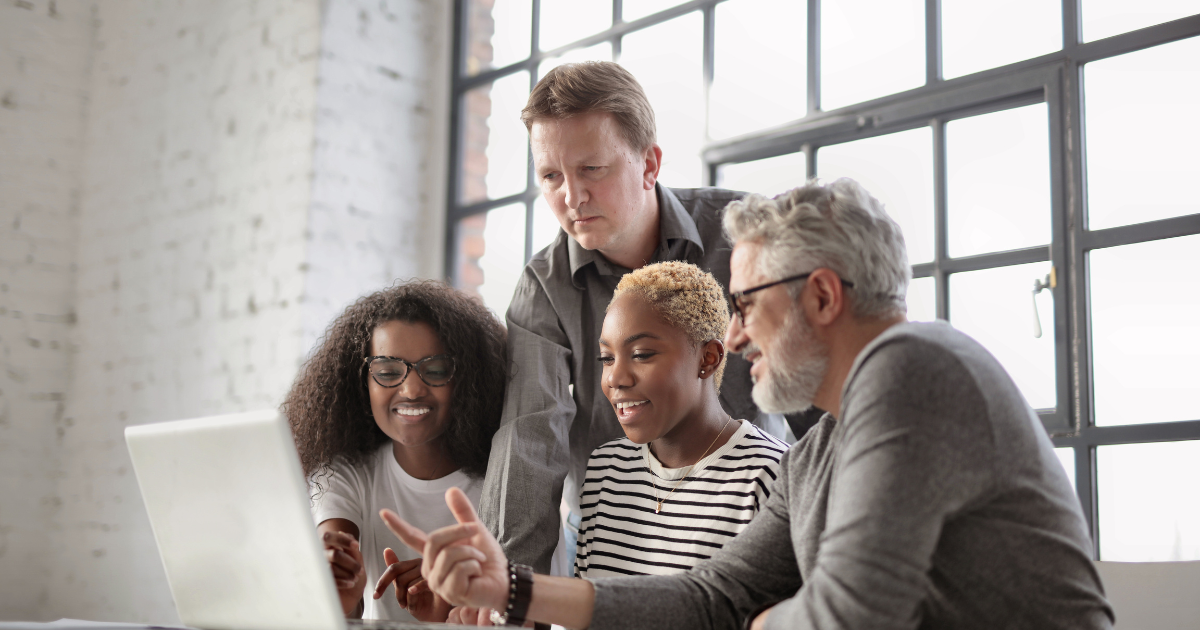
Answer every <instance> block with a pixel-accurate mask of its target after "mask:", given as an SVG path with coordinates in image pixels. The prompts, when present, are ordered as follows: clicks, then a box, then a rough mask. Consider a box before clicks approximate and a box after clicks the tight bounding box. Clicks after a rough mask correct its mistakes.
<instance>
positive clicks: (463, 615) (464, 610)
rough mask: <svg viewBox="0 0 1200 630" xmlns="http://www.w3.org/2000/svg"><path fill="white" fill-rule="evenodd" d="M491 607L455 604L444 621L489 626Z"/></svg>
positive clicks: (490, 622)
mask: <svg viewBox="0 0 1200 630" xmlns="http://www.w3.org/2000/svg"><path fill="white" fill-rule="evenodd" d="M491 615H492V609H491V608H475V607H474V606H457V607H455V608H451V609H450V615H449V616H448V617H447V618H446V623H457V624H461V625H464V626H484V627H491V626H492V625H493V624H492V617H491Z"/></svg>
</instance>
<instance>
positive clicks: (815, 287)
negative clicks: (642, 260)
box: [393, 179, 1113, 630]
mask: <svg viewBox="0 0 1200 630" xmlns="http://www.w3.org/2000/svg"><path fill="white" fill-rule="evenodd" d="M724 227H725V230H726V232H727V233H728V234H729V237H730V240H731V241H732V242H734V244H735V245H734V250H733V254H732V257H731V271H732V273H731V276H730V290H731V294H730V301H731V305H732V307H733V308H732V309H731V310H732V312H733V317H732V321H731V322H730V326H729V330H728V333H727V336H726V339H725V345H726V347H727V348H728V349H729V350H731V351H736V352H741V353H742V354H743V355H744V356H745V357H746V358H747V359H748V360H749V361H750V362H751V363H752V364H753V366H752V368H751V375H752V376H753V377H754V379H755V385H754V389H753V392H752V395H753V397H754V400H755V402H756V403H757V404H758V405H759V406H760V407H761V408H763V409H769V410H773V411H791V410H795V409H803V408H805V407H807V406H808V405H809V404H813V403H815V404H816V405H817V406H819V407H820V408H822V409H828V410H831V412H830V413H827V414H826V415H825V416H824V417H823V418H821V420H820V422H819V423H818V424H817V425H816V426H815V427H814V428H813V429H812V430H811V431H809V433H808V434H807V435H806V436H805V437H804V438H803V439H802V440H801V441H800V442H798V443H797V444H796V445H795V446H793V447H792V448H791V449H790V450H789V451H788V452H787V453H786V454H785V455H784V457H783V459H782V461H781V462H780V469H779V477H778V479H777V480H776V482H775V486H774V487H773V489H772V494H771V498H770V500H769V501H768V502H767V504H766V506H765V509H764V510H763V511H762V512H760V513H759V514H758V516H757V517H756V518H755V519H754V520H753V521H752V522H751V523H750V525H749V527H747V528H746V529H745V530H743V531H742V533H741V534H739V535H738V536H737V537H736V538H735V539H733V540H732V541H730V542H729V543H728V544H726V545H725V547H724V548H723V549H721V550H720V551H718V552H717V553H716V554H714V555H713V556H712V557H711V558H710V559H709V560H707V561H704V562H701V563H700V564H698V565H696V566H695V567H694V568H693V569H692V570H691V571H689V572H688V573H684V574H680V575H673V576H664V577H659V576H637V577H620V578H610V579H597V580H593V581H586V580H569V579H566V578H550V577H544V576H534V577H533V578H532V579H531V580H530V579H528V578H526V580H527V581H531V582H532V584H530V585H529V588H528V589H527V590H525V589H524V587H523V586H522V584H521V582H522V580H521V579H517V580H515V581H513V584H511V585H510V578H509V577H508V574H507V573H506V571H508V568H507V567H508V565H507V563H506V562H505V560H506V559H505V558H504V556H503V553H502V552H501V551H500V548H499V546H498V545H496V543H495V541H494V539H491V537H490V536H489V535H487V533H486V531H484V530H483V528H482V527H481V526H479V525H478V524H477V523H474V522H473V521H474V518H473V513H471V512H470V511H469V509H464V508H463V507H462V505H461V503H462V502H463V501H465V499H461V500H460V499H459V496H458V495H454V496H448V502H451V509H452V511H454V512H455V514H456V516H457V517H458V518H459V521H460V523H462V524H460V525H457V526H454V527H450V528H445V529H443V530H439V531H438V532H435V533H433V534H432V535H430V536H429V537H428V538H427V539H426V538H424V537H423V535H417V534H418V533H417V532H414V531H413V530H411V529H406V528H405V527H403V526H400V525H398V524H397V523H395V522H393V531H396V532H397V533H398V534H400V535H401V537H402V538H404V539H405V541H406V542H407V543H408V544H410V545H414V546H418V547H422V551H423V554H424V557H425V560H426V562H425V567H426V569H425V572H426V577H427V579H428V580H429V583H430V585H431V587H432V588H433V589H434V590H435V591H437V592H439V593H440V594H441V595H442V596H443V597H444V598H446V599H447V600H448V601H450V602H451V603H454V604H457V605H473V606H491V607H496V608H502V607H504V606H506V605H507V606H510V607H512V606H513V605H514V602H513V601H512V600H513V598H514V597H517V598H518V599H521V600H522V601H519V602H516V605H518V606H520V607H521V609H522V610H527V614H526V615H525V618H526V619H532V620H535V621H540V622H550V623H558V624H561V625H563V626H566V627H571V628H583V627H589V628H592V629H593V630H598V629H602V628H689V629H690V628H733V627H737V626H738V625H739V624H743V623H745V624H747V625H749V626H750V627H751V628H777V629H783V628H918V627H920V628H1063V629H1066V628H1071V629H1076V628H1089V629H1091V628H1111V627H1112V622H1113V613H1112V609H1111V608H1110V607H1109V605H1108V603H1107V602H1106V600H1105V598H1104V594H1103V587H1102V586H1101V584H1100V579H1099V577H1098V575H1097V573H1096V571H1095V568H1094V566H1093V565H1092V561H1091V554H1090V552H1089V548H1090V542H1089V538H1088V533H1087V527H1086V525H1085V523H1084V519H1083V515H1082V512H1081V510H1080V506H1079V501H1078V499H1077V498H1076V496H1075V494H1074V492H1073V490H1072V488H1071V484H1070V482H1069V481H1068V480H1067V477H1066V473H1065V471H1064V470H1063V468H1062V465H1061V464H1060V463H1059V461H1058V458H1057V457H1056V456H1055V455H1054V451H1053V448H1052V446H1051V444H1050V441H1049V439H1048V438H1047V436H1046V432H1045V430H1044V429H1043V427H1042V425H1041V423H1040V421H1039V420H1038V418H1037V415H1036V414H1035V413H1034V412H1033V410H1032V409H1031V408H1030V407H1029V405H1028V403H1026V402H1025V399H1024V398H1023V397H1022V396H1021V393H1020V391H1018V389H1017V387H1016V385H1015V384H1014V383H1013V381H1012V379H1011V378H1010V377H1009V376H1008V374H1007V373H1006V372H1005V371H1004V369H1003V368H1002V367H1001V366H1000V364H999V363H998V362H997V361H996V359H995V358H994V357H992V355H991V354H989V353H988V352H987V350H985V349H984V348H983V347H982V346H980V345H979V344H978V343H977V342H975V341H974V340H972V339H971V338H969V337H967V336H966V335H963V334H962V333H960V332H958V331H956V330H954V329H953V328H951V327H950V326H949V325H948V324H946V323H944V322H939V323H908V322H907V321H906V320H905V291H906V289H907V285H908V281H909V274H910V272H909V267H908V261H907V257H906V255H905V252H904V239H903V236H902V235H901V233H900V229H899V227H898V226H897V225H896V224H895V222H894V221H892V219H891V218H889V217H888V216H887V214H886V213H885V212H884V211H883V207H882V205H881V204H880V203H879V202H878V201H877V200H875V199H874V198H872V197H871V196H870V195H869V194H867V192H866V191H865V190H863V189H862V188H861V187H860V186H859V185H858V184H857V183H855V182H853V181H851V180H848V179H842V180H838V181H836V182H833V183H832V184H828V185H819V184H810V185H808V186H804V187H801V188H797V189H795V190H792V191H790V192H788V193H785V194H783V195H780V196H779V197H777V198H775V199H773V200H772V199H767V198H765V197H762V196H759V195H751V196H750V197H747V198H745V199H743V200H741V201H736V202H734V203H731V204H730V205H729V206H728V208H727V210H726V212H725V216H724ZM456 504H459V505H458V507H457V508H456V507H455V505H456ZM466 508H469V505H467V506H466ZM464 546H466V547H473V548H474V550H469V549H464V548H463V547H464ZM476 552H478V553H476ZM514 588H515V590H514ZM513 593H528V596H524V595H521V596H515V595H513ZM526 605H527V606H528V608H527V609H526V608H524V607H525V606H526Z"/></svg>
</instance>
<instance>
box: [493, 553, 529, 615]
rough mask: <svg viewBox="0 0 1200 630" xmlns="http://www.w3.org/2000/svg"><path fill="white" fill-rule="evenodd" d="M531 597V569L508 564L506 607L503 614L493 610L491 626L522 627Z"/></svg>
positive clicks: (520, 565) (521, 565) (510, 562)
mask: <svg viewBox="0 0 1200 630" xmlns="http://www.w3.org/2000/svg"><path fill="white" fill-rule="evenodd" d="M532 596H533V569H531V568H529V567H527V566H525V565H523V564H516V563H514V562H512V561H511V560H510V561H509V563H508V605H507V606H506V607H505V608H504V612H500V611H498V610H493V611H492V614H491V615H489V619H491V622H492V624H494V625H497V626H523V625H525V613H527V612H529V600H530V599H531V598H532Z"/></svg>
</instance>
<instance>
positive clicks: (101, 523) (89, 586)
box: [47, 0, 320, 623]
mask: <svg viewBox="0 0 1200 630" xmlns="http://www.w3.org/2000/svg"><path fill="white" fill-rule="evenodd" d="M96 6H97V11H98V26H97V30H96V33H95V52H94V59H93V68H92V76H91V82H90V90H89V95H90V107H89V110H88V118H87V120H88V126H87V129H88V132H87V138H86V144H85V148H84V175H83V180H82V182H83V183H82V197H81V209H80V216H79V231H80V235H81V236H80V239H79V247H78V254H77V261H78V262H77V264H78V274H77V282H76V293H75V311H76V313H77V315H78V322H77V324H76V325H75V331H74V335H73V339H74V343H75V346H76V348H77V353H76V355H75V357H74V360H73V370H74V378H73V381H72V384H71V387H70V389H69V390H68V392H67V404H66V413H65V415H66V418H68V419H69V422H70V423H71V424H72V426H71V427H70V428H68V429H67V431H66V435H65V437H64V438H63V440H62V446H61V449H60V450H59V453H58V454H59V457H60V461H59V470H60V471H61V475H62V479H61V481H60V483H59V486H58V496H59V497H60V499H61V501H62V507H61V509H60V511H59V512H58V514H57V516H56V518H55V520H54V541H53V549H54V550H55V552H56V557H55V558H54V562H53V566H52V569H51V574H50V579H49V586H50V598H49V602H48V605H47V612H48V615H47V616H49V617H64V616H65V617H77V618H88V619H105V620H124V621H143V622H151V621H154V622H162V623H172V622H174V623H178V618H177V616H176V614H175V610H174V606H173V603H172V600H171V597H170V594H169V591H168V589H167V585H166V582H165V576H164V573H163V570H162V567H161V563H160V560H159V556H158V553H157V550H156V548H155V545H154V541H153V538H152V537H151V534H150V528H149V522H148V520H147V519H146V516H145V510H144V507H143V506H142V503H141V498H140V494H139V492H138V489H137V484H136V480H135V479H134V475H133V472H132V470H131V467H130V463H129V460H128V456H127V453H126V450H125V444H124V439H123V431H124V429H125V427H126V426H129V425H131V424H140V423H145V422H156V421H162V420H169V419H177V418H183V417H192V416H199V415H206V414H212V413H221V412H232V411H240V410H246V409H254V408H262V407H272V406H275V405H277V404H278V402H279V400H280V398H281V396H282V394H283V393H284V392H285V391H286V389H287V387H288V386H289V385H290V382H291V379H292V377H293V374H294V370H295V367H296V364H297V360H298V358H299V355H300V351H301V338H300V331H301V328H300V322H301V315H300V304H299V298H300V296H301V294H302V291H303V284H304V268H305V264H306V261H305V256H306V247H305V246H306V241H305V237H304V233H305V229H306V217H307V213H308V206H309V195H310V191H311V178H312V168H313V167H312V146H313V134H312V131H313V116H314V111H315V85H316V67H317V58H318V47H319V41H320V29H319V26H320V24H319V6H318V4H317V3H316V2H314V1H311V0H267V1H260V2H256V3H250V2H242V1H240V0H223V1H220V2H213V1H210V0H180V1H171V2H150V1H143V0H127V1H106V2H100V3H97V5H96Z"/></svg>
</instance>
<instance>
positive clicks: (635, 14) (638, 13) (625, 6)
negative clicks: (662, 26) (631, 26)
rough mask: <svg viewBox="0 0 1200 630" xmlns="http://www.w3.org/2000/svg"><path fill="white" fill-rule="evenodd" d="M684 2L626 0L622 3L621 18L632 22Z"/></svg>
mask: <svg viewBox="0 0 1200 630" xmlns="http://www.w3.org/2000/svg"><path fill="white" fill-rule="evenodd" d="M683 2H684V0H625V1H624V2H622V3H621V19H622V20H624V21H626V22H632V21H634V20H639V19H641V18H644V17H646V16H647V15H654V14H655V13H658V12H659V11H662V10H663V9H670V8H671V7H673V6H675V5H677V4H683Z"/></svg>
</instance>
